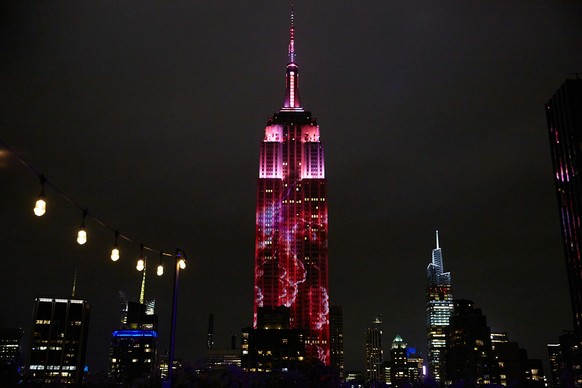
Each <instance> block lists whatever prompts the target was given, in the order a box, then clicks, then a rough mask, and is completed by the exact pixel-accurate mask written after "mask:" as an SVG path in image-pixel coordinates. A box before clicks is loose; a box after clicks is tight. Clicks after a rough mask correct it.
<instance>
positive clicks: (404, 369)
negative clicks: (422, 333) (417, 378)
mask: <svg viewBox="0 0 582 388" xmlns="http://www.w3.org/2000/svg"><path fill="white" fill-rule="evenodd" d="M407 346H408V345H407V344H406V342H404V340H403V339H402V337H400V336H399V335H396V337H394V340H393V341H392V347H391V348H390V383H391V385H392V386H393V387H402V386H404V385H405V384H408V383H409V376H408V357H407V351H406V350H407Z"/></svg>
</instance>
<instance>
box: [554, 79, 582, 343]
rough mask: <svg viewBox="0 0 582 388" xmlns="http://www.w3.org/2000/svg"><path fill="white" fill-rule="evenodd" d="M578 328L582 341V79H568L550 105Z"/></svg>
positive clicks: (563, 223)
mask: <svg viewBox="0 0 582 388" xmlns="http://www.w3.org/2000/svg"><path fill="white" fill-rule="evenodd" d="M546 118H547V121H548V132H549V135H550V149H551V152H552V164H553V175H554V182H555V185H556V194H557V197H558V210H559V211H560V222H561V229H562V242H563V245H564V253H565V256H566V271H567V273H568V283H569V285H570V298H571V303H572V312H573V316H574V330H575V334H576V335H577V336H578V340H579V341H580V340H582V79H571V80H566V82H565V83H564V85H562V86H561V87H560V89H558V91H557V92H556V93H555V94H554V95H553V96H552V98H551V99H550V101H548V102H547V104H546Z"/></svg>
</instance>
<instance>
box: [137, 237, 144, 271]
mask: <svg viewBox="0 0 582 388" xmlns="http://www.w3.org/2000/svg"><path fill="white" fill-rule="evenodd" d="M135 269H137V270H138V271H140V272H141V271H143V270H144V269H145V258H144V256H143V244H140V245H139V259H138V260H137V265H136V266H135Z"/></svg>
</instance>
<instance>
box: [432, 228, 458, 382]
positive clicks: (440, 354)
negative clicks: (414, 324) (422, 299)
mask: <svg viewBox="0 0 582 388" xmlns="http://www.w3.org/2000/svg"><path fill="white" fill-rule="evenodd" d="M426 276H427V283H428V284H427V288H426V335H427V353H428V354H427V359H428V375H429V377H430V378H432V379H434V380H435V381H436V382H437V383H443V382H444V381H445V376H444V367H443V361H444V350H445V347H446V334H445V333H446V330H447V327H448V326H449V319H450V317H451V314H452V313H453V308H454V304H453V294H452V292H451V273H450V272H444V265H443V256H442V251H441V247H440V245H439V232H438V231H437V232H436V248H435V249H433V250H432V260H431V262H430V264H429V265H428V267H427V268H426Z"/></svg>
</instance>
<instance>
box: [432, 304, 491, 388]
mask: <svg viewBox="0 0 582 388" xmlns="http://www.w3.org/2000/svg"><path fill="white" fill-rule="evenodd" d="M453 304H454V312H453V315H452V316H451V317H450V324H449V327H448V329H447V330H448V332H449V337H448V344H447V348H446V351H445V354H446V362H445V369H446V380H447V385H451V384H453V385H458V384H464V386H467V387H475V386H484V385H488V384H499V370H498V363H497V362H495V359H494V356H493V353H492V348H491V329H490V328H489V326H487V317H485V316H484V315H483V314H482V312H481V309H476V308H475V307H474V304H473V302H472V301H470V300H465V299H461V300H456V301H454V302H453ZM441 371H442V369H441ZM443 380H444V378H443Z"/></svg>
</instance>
